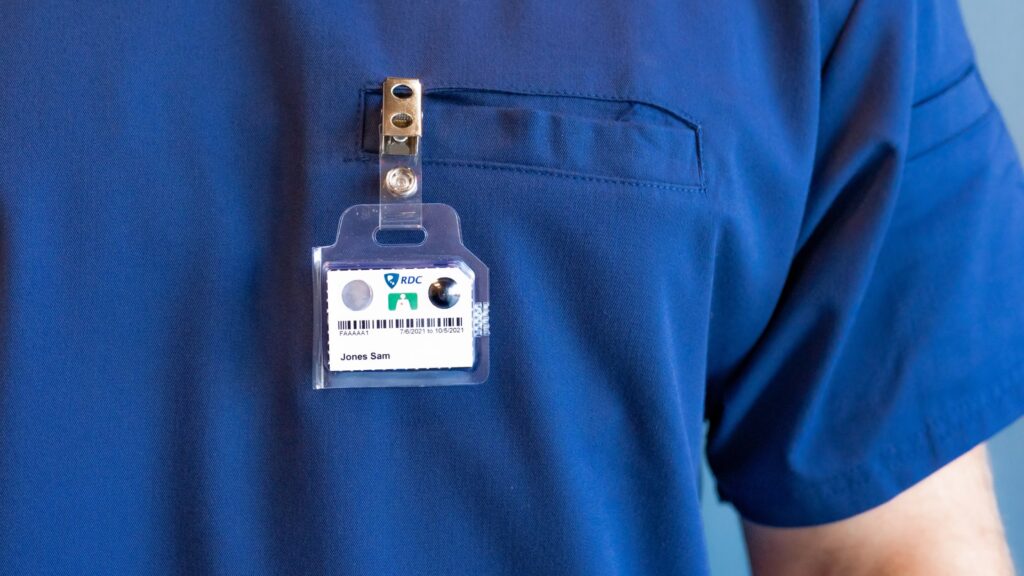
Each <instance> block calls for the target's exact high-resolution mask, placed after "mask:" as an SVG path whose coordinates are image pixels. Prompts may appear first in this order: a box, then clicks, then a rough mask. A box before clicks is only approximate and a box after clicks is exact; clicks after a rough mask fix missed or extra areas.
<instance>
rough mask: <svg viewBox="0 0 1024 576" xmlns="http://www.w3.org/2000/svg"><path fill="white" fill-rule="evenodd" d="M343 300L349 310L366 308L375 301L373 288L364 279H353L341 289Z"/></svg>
mask: <svg viewBox="0 0 1024 576" xmlns="http://www.w3.org/2000/svg"><path fill="white" fill-rule="evenodd" d="M341 301H342V302H344V303H345V306H347V307H348V309H349V310H355V311H359V310H364V309H366V307H367V306H369V305H370V302H373V289H371V288H370V285H369V284H367V283H366V282H363V281H362V280H353V281H351V282H349V283H348V284H345V287H344V288H342V289H341Z"/></svg>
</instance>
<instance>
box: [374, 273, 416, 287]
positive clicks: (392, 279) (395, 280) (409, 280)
mask: <svg viewBox="0 0 1024 576" xmlns="http://www.w3.org/2000/svg"><path fill="white" fill-rule="evenodd" d="M384 283H385V284H387V285H388V288H394V287H395V286H398V285H399V284H402V285H409V284H422V283H423V276H399V275H398V273H397V272H388V273H387V274H384Z"/></svg>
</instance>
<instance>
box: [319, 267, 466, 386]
mask: <svg viewBox="0 0 1024 576" xmlns="http://www.w3.org/2000/svg"><path fill="white" fill-rule="evenodd" d="M474 359H475V358H474V349H473V271H472V270H469V269H468V268H465V269H463V268H461V267H459V266H448V267H439V268H391V269H378V270H328V271H327V363H328V364H327V367H328V369H329V370H330V371H332V372H354V371H362V370H424V369H447V368H462V369H464V368H472V367H473V362H474Z"/></svg>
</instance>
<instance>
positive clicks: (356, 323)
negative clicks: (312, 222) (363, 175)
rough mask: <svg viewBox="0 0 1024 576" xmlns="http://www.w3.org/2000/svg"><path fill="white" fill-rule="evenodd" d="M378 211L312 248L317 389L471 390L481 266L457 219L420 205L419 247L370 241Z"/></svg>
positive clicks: (481, 306) (485, 325) (484, 327)
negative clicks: (460, 387) (465, 386)
mask: <svg viewBox="0 0 1024 576" xmlns="http://www.w3.org/2000/svg"><path fill="white" fill-rule="evenodd" d="M380 210H381V207H380V206H379V205H377V204H363V205H357V206H352V207H351V208H349V209H348V210H346V211H345V213H344V214H342V216H341V220H340V222H339V224H338V236H337V241H336V242H335V243H334V245H332V246H324V247H319V248H314V249H313V280H314V287H315V288H316V293H317V296H318V297H317V298H316V299H315V304H314V307H315V314H314V319H315V322H314V328H315V333H314V344H315V345H314V353H313V356H314V360H313V382H314V385H315V387H316V388H351V387H368V386H440V385H455V384H479V383H482V382H484V381H485V380H486V379H487V374H488V369H489V359H488V349H489V347H488V339H489V338H488V337H489V334H490V325H489V310H488V286H487V267H486V266H485V265H484V264H483V262H481V261H480V260H479V259H478V258H477V257H476V256H474V255H473V253H472V252H470V251H469V250H468V249H467V248H466V247H465V246H464V245H463V244H462V234H461V231H460V228H459V217H458V215H457V214H456V212H455V210H454V209H452V208H451V207H450V206H448V205H445V204H423V205H422V214H423V219H422V230H423V233H424V238H423V241H422V242H421V243H419V244H414V245H413V244H397V245H395V244H382V243H380V242H378V237H377V232H378V231H379V229H380Z"/></svg>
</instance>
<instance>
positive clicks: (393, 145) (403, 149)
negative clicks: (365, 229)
mask: <svg viewBox="0 0 1024 576" xmlns="http://www.w3.org/2000/svg"><path fill="white" fill-rule="evenodd" d="M421 95H422V89H421V87H420V81H419V80H417V79H415V78H388V79H387V80H385V81H384V87H383V100H382V104H381V124H380V156H379V158H380V227H381V229H396V228H421V227H422V226H423V190H422V189H423V172H422V171H421V169H420V139H421V138H422V137H423V108H422V97H421Z"/></svg>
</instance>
